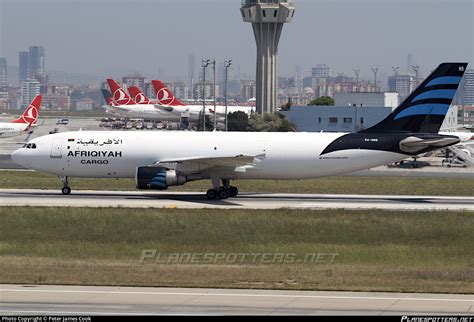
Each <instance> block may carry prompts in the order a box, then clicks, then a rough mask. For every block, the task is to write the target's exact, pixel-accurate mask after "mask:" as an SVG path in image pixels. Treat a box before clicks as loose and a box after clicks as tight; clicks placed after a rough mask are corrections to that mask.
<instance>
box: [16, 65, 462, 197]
mask: <svg viewBox="0 0 474 322" xmlns="http://www.w3.org/2000/svg"><path fill="white" fill-rule="evenodd" d="M466 67H467V64H466V63H444V64H441V65H440V66H439V67H438V68H437V69H436V70H435V71H434V72H433V73H432V74H431V75H430V76H429V77H428V78H427V79H426V80H425V81H424V82H423V83H422V84H421V85H420V86H419V87H418V88H417V89H416V90H415V91H414V92H413V93H412V94H411V95H410V96H409V97H408V98H407V99H406V100H405V101H404V102H403V103H402V104H401V105H400V106H399V107H398V108H396V109H395V110H394V111H393V112H392V113H391V114H390V115H388V116H387V118H385V119H384V120H383V121H381V122H380V123H378V124H376V125H375V126H373V127H371V128H368V129H366V130H363V131H361V132H358V133H252V132H247V133H242V132H122V131H113V132H89V131H81V132H69V133H58V134H53V135H48V136H44V137H40V138H36V139H33V140H32V141H31V143H34V146H35V148H28V146H26V147H24V148H22V149H19V150H17V151H15V152H14V153H13V154H12V159H13V160H14V161H15V162H16V163H18V164H20V165H22V166H24V167H27V168H31V169H35V170H38V171H42V172H46V173H52V174H56V175H58V176H60V178H61V180H62V182H63V184H64V187H63V189H62V193H63V194H69V193H70V192H71V188H70V187H69V185H68V181H67V178H68V177H90V178H135V179H136V184H137V188H138V189H145V190H147V189H148V190H165V189H167V188H168V187H169V186H176V185H182V184H184V183H186V182H189V181H194V180H201V179H211V181H212V189H210V190H208V191H207V194H206V195H207V197H208V198H209V199H213V198H220V199H225V198H228V197H229V196H236V195H237V193H238V190H237V188H236V187H232V186H231V185H230V181H231V180H234V179H268V180H276V179H281V180H284V179H310V178H317V177H323V176H330V175H339V174H344V173H350V172H354V171H358V170H363V169H369V168H372V167H375V166H380V165H384V164H388V163H392V162H396V161H400V160H403V159H406V158H407V157H410V156H414V155H418V154H420V153H425V152H429V151H432V150H437V149H440V148H444V147H448V146H451V145H453V144H456V143H458V142H459V141H460V140H459V138H458V137H455V136H451V135H440V134H438V131H439V129H440V127H441V124H442V123H443V120H444V118H445V115H446V113H447V111H448V109H449V106H450V104H451V102H452V99H453V97H454V95H455V93H456V90H457V88H458V86H459V83H460V82H461V78H462V76H463V74H464V71H465V69H466Z"/></svg>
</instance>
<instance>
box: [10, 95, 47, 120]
mask: <svg viewBox="0 0 474 322" xmlns="http://www.w3.org/2000/svg"><path fill="white" fill-rule="evenodd" d="M41 99H42V96H41V95H38V96H36V97H35V99H34V100H33V102H31V104H30V105H29V106H28V108H27V109H26V110H25V112H23V115H22V116H20V117H19V118H18V119H16V120H14V121H12V123H23V124H28V125H35V124H36V121H37V119H38V115H39V109H40V106H41Z"/></svg>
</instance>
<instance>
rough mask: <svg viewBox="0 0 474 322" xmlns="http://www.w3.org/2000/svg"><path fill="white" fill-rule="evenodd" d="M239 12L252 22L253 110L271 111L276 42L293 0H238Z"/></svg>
mask: <svg viewBox="0 0 474 322" xmlns="http://www.w3.org/2000/svg"><path fill="white" fill-rule="evenodd" d="M240 12H241V14H242V18H243V19H244V22H250V23H251V24H252V28H253V33H254V36H255V41H256V42H257V75H256V83H257V95H256V96H257V97H256V99H257V112H258V113H260V114H263V113H271V112H275V111H276V108H277V77H278V72H277V54H278V43H279V41H280V36H281V32H282V30H283V24H284V23H286V22H291V21H292V20H293V16H294V14H295V7H294V0H242V6H241V8H240Z"/></svg>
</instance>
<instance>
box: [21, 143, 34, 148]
mask: <svg viewBox="0 0 474 322" xmlns="http://www.w3.org/2000/svg"><path fill="white" fill-rule="evenodd" d="M23 148H26V149H36V143H28V144H25V145H23Z"/></svg>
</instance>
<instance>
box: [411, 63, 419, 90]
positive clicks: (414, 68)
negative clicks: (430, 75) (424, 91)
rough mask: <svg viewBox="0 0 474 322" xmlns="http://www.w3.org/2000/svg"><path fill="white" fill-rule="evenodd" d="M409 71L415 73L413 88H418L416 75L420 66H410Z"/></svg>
mask: <svg viewBox="0 0 474 322" xmlns="http://www.w3.org/2000/svg"><path fill="white" fill-rule="evenodd" d="M411 69H413V71H414V72H415V87H416V86H418V73H419V72H420V66H411Z"/></svg>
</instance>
